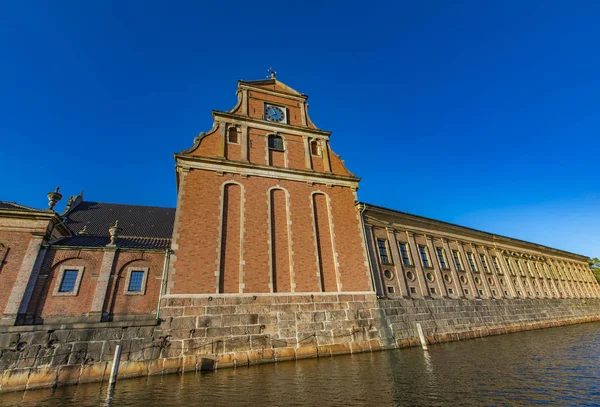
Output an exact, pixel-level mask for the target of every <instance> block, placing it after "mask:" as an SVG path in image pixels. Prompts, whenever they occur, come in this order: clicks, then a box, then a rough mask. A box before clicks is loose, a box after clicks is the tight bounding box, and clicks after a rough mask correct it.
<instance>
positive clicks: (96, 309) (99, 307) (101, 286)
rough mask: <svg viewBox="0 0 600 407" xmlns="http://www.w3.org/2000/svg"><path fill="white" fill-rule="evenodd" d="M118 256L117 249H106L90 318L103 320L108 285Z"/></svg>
mask: <svg viewBox="0 0 600 407" xmlns="http://www.w3.org/2000/svg"><path fill="white" fill-rule="evenodd" d="M116 254H117V248H116V247H107V248H106V249H104V256H103V257H102V264H101V265H100V274H99V275H98V282H97V283H96V292H95V293H94V299H93V300H92V306H91V307H90V312H89V314H90V316H98V317H99V318H100V319H102V311H103V309H104V301H105V300H106V292H107V290H108V283H109V282H110V276H111V274H112V270H113V265H114V261H115V255H116Z"/></svg>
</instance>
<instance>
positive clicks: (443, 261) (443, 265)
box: [435, 247, 448, 270]
mask: <svg viewBox="0 0 600 407" xmlns="http://www.w3.org/2000/svg"><path fill="white" fill-rule="evenodd" d="M435 252H436V253H437V256H438V260H439V262H440V267H441V268H442V270H448V263H446V254H445V253H444V249H442V248H441V247H436V248H435Z"/></svg>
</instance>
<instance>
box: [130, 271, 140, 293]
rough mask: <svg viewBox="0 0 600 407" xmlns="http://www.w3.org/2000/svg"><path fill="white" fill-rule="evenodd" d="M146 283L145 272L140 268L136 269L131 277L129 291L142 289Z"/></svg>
mask: <svg viewBox="0 0 600 407" xmlns="http://www.w3.org/2000/svg"><path fill="white" fill-rule="evenodd" d="M143 284H144V272H143V271H140V270H134V271H132V272H131V276H130V277H129V287H127V291H136V292H137V291H142V288H143Z"/></svg>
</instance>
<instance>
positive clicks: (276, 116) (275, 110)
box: [265, 105, 285, 122]
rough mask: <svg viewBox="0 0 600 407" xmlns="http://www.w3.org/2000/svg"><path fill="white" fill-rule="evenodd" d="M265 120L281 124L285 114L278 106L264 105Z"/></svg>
mask: <svg viewBox="0 0 600 407" xmlns="http://www.w3.org/2000/svg"><path fill="white" fill-rule="evenodd" d="M265 119H266V120H269V121H271V122H282V121H283V120H284V119H285V113H284V112H283V109H282V108H280V107H278V106H272V105H266V106H265Z"/></svg>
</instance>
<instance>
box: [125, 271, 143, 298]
mask: <svg viewBox="0 0 600 407" xmlns="http://www.w3.org/2000/svg"><path fill="white" fill-rule="evenodd" d="M147 281H148V267H129V268H128V269H127V271H126V276H125V288H124V291H123V294H125V295H144V294H145V293H146V283H147Z"/></svg>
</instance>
